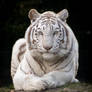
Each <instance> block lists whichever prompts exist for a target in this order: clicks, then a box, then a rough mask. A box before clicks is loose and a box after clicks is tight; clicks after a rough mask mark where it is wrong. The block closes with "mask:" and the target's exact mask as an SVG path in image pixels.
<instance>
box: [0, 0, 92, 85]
mask: <svg viewBox="0 0 92 92" xmlns="http://www.w3.org/2000/svg"><path fill="white" fill-rule="evenodd" d="M32 8H35V9H37V10H38V11H39V12H40V13H42V12H44V11H47V10H51V11H54V12H56V13H58V12H59V11H61V10H62V9H64V8H67V9H68V11H69V18H68V21H67V22H68V24H69V25H70V27H71V28H72V29H73V31H74V33H75V35H76V37H77V39H78V41H79V46H80V48H79V49H80V50H79V53H80V59H79V64H80V66H79V71H78V75H77V77H78V79H79V80H80V81H87V82H92V75H91V74H90V72H91V70H92V69H91V64H92V63H91V62H92V60H91V48H92V47H91V43H92V41H91V37H92V25H91V24H92V23H91V19H92V14H91V2H90V1H89V0H84V1H83V0H81V1H80V0H0V86H3V85H7V84H10V83H11V76H10V61H11V52H12V46H13V44H14V43H15V41H16V40H17V39H19V38H22V37H24V34H25V31H26V29H27V27H28V26H29V25H30V20H29V19H28V12H29V10H30V9H32Z"/></svg>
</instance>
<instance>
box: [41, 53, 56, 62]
mask: <svg viewBox="0 0 92 92" xmlns="http://www.w3.org/2000/svg"><path fill="white" fill-rule="evenodd" d="M42 57H43V59H44V60H46V61H52V60H54V59H55V57H56V55H55V54H53V53H43V54H42Z"/></svg>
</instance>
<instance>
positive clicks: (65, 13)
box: [57, 9, 69, 22]
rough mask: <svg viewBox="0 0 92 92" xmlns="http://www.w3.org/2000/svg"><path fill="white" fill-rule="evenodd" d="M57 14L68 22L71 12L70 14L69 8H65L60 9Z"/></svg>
mask: <svg viewBox="0 0 92 92" xmlns="http://www.w3.org/2000/svg"><path fill="white" fill-rule="evenodd" d="M57 16H58V17H59V18H60V19H61V20H62V21H65V22H66V19H67V18H68V16H69V14H68V10H67V9H64V10H62V11H60V12H59V13H57Z"/></svg>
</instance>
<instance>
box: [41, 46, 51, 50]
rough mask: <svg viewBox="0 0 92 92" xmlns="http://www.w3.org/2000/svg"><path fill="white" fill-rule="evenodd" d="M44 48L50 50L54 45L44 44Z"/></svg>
mask: <svg viewBox="0 0 92 92" xmlns="http://www.w3.org/2000/svg"><path fill="white" fill-rule="evenodd" d="M43 48H44V49H46V50H50V49H51V48H52V46H43Z"/></svg>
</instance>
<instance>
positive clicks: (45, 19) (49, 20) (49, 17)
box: [37, 11, 57, 25]
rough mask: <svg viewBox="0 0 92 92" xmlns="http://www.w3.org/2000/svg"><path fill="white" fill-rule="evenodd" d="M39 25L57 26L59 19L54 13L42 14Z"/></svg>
mask: <svg viewBox="0 0 92 92" xmlns="http://www.w3.org/2000/svg"><path fill="white" fill-rule="evenodd" d="M37 24H38V25H56V24H57V17H56V14H55V13H54V12H51V11H48V12H45V13H43V14H41V17H40V18H39V21H38V23H37Z"/></svg>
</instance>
